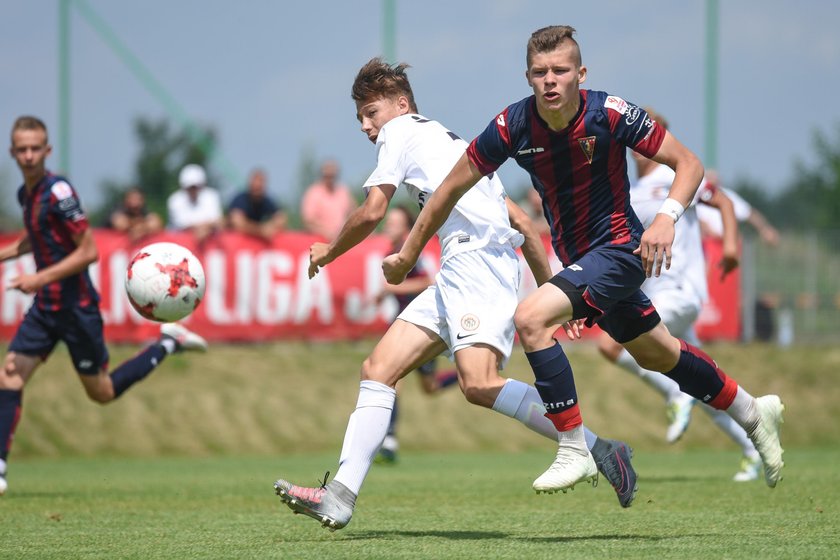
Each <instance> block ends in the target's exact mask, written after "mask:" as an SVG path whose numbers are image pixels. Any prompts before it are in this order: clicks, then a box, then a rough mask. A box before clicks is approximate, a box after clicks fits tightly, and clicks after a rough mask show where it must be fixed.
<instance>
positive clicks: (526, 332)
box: [513, 300, 545, 345]
mask: <svg viewBox="0 0 840 560" xmlns="http://www.w3.org/2000/svg"><path fill="white" fill-rule="evenodd" d="M536 317H537V313H536V310H535V309H534V308H533V306H532V305H531V304H530V303H529V302H528V301H527V300H526V301H524V302H522V303H520V304H519V307H517V308H516V312H515V313H514V315H513V324H514V325H515V326H516V332H517V333H518V334H519V338H520V339H522V342H523V343H525V344H526V345H527V344H528V343H530V342H532V341H534V340H536V339H537V338H538V337H539V336H540V334H542V332H543V331H544V330H545V328H544V327H543V326H542V325H541V324H540V323H539V321H537V320H535V319H536Z"/></svg>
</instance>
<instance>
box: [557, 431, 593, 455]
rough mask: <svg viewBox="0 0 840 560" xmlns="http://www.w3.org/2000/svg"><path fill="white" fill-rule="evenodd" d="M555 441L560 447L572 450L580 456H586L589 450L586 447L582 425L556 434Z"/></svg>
mask: <svg viewBox="0 0 840 560" xmlns="http://www.w3.org/2000/svg"><path fill="white" fill-rule="evenodd" d="M557 439H558V440H559V442H560V447H566V448H568V449H573V450H575V451H577V452H578V453H580V454H581V455H588V454H589V448H588V447H587V445H586V435H585V434H584V430H583V424H581V425H580V426H578V427H576V428H572V429H571V430H566V431H565V432H557Z"/></svg>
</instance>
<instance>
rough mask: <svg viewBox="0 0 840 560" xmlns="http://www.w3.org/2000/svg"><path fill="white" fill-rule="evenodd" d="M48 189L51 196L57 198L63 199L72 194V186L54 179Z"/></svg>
mask: <svg viewBox="0 0 840 560" xmlns="http://www.w3.org/2000/svg"><path fill="white" fill-rule="evenodd" d="M50 190H51V191H52V193H53V196H55V198H56V199H58V200H64V199H65V198H70V197H71V196H73V189H72V187H70V185H68V184H67V183H65V182H64V181H56V182H55V183H54V184H53V186H52V189H50Z"/></svg>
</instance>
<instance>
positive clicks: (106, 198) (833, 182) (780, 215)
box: [0, 117, 840, 231]
mask: <svg viewBox="0 0 840 560" xmlns="http://www.w3.org/2000/svg"><path fill="white" fill-rule="evenodd" d="M199 132H200V133H199V134H196V133H195V132H194V131H193V133H192V134H190V133H189V132H188V131H186V130H173V128H172V126H171V123H170V122H169V121H168V120H166V119H162V120H159V121H153V120H150V119H146V118H142V117H141V118H138V119H137V120H136V121H135V123H134V134H135V136H136V137H137V141H138V143H139V145H140V151H139V153H138V155H137V159H136V161H135V164H134V171H133V176H132V178H131V179H130V180H128V181H123V180H113V179H109V180H106V181H104V182H103V183H102V192H103V196H102V197H101V200H100V203H99V205H98V206H97V207H95V208H90V207H89V214H90V217H91V222H92V223H93V224H95V225H104V224H106V223H107V219H108V215H109V214H110V212H111V211H112V210H113V209H114V208H115V207H116V206H117V205H118V203H119V201H120V199H121V197H122V193H123V192H124V191H125V190H126V189H128V188H129V187H131V186H139V187H141V188H142V189H143V191H144V192H145V193H146V199H147V202H148V206H149V209H150V210H153V211H155V212H158V213H160V214H161V215H162V216H166V199H167V197H168V196H169V195H170V194H171V193H172V192H173V191H174V189H176V188H177V185H178V173H179V172H180V170H181V168H182V167H183V166H184V165H186V164H187V163H198V164H200V165H202V166H204V167H205V168H206V169H207V172H208V176H209V181H208V182H209V184H210V185H211V186H219V185H220V182H219V181H218V180H217V176H216V175H215V174H214V173H213V167H212V165H208V162H210V161H212V158H213V153H214V150H215V149H216V145H217V134H216V132H215V130H213V129H212V128H205V129H203V130H201V131H199ZM832 132H833V136H830V135H829V134H828V133H825V132H822V131H816V132H815V133H814V136H813V140H812V144H813V145H812V150H813V152H814V155H815V156H816V157H815V158H814V159H815V163H814V164H812V165H809V164H806V163H804V162H802V161H797V162H796V163H795V164H794V173H795V176H794V178H793V179H792V180H791V181H790V183H789V184H788V185H787V186H786V187H785V188H784V189H782V190H781V191H780V192H779V193H777V194H771V193H768V192H767V191H766V189H764V188H763V187H762V186H761V185H760V184H759V183H758V182H756V181H754V180H752V179H750V178H748V177H747V178H741V179H738V180H737V181H735V182H734V184H732V185H731V186H732V188H734V190H736V191H738V193H739V194H741V195H742V196H743V197H744V198H746V199H747V200H748V201H749V202H750V203H751V204H752V205H753V206H755V207H756V208H758V209H759V210H760V211H761V212H762V213H763V214H764V215H765V216H767V217H768V218H769V219H770V221H771V222H772V223H773V224H774V225H776V226H777V227H779V228H781V229H783V230H789V231H790V230H800V231H802V230H814V229H833V228H838V227H840V123H837V124H836V125H835V126H834V128H833V131H832ZM0 171H2V173H0V186H2V187H3V197H2V202H0V228H2V229H5V230H8V229H16V228H18V227H20V211H19V208H18V205H17V201H16V200H15V198H14V193H15V190H16V188H17V185H18V184H19V181H20V178H19V176H18V175H16V174H15V172H16V171H17V170H16V169H14V168H12V169H11V172H9V170H8V169H2V170H0ZM297 175H298V177H297V182H298V188H299V189H300V191H299V192H303V189H304V188H305V187H306V185H308V184H310V183H311V182H312V181H314V180H315V179H316V178H317V176H318V162H317V160H316V156H315V151H314V149H312V148H311V147H306V146H304V147H302V151H301V159H300V162H299V164H298V173H297ZM233 187H234V188H235V189H236V190H238V189H240V188H242V187H243V186H242V185H234V186H233ZM287 210H288V214H289V216H290V217H291V222H290V225H291V226H292V227H294V226H296V225H298V224H299V222H298V220H297V209H296V208H288V209H287Z"/></svg>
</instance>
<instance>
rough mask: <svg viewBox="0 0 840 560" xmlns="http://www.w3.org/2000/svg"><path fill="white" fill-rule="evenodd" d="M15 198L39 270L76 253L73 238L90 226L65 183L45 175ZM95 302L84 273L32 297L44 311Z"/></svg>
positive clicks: (89, 282) (75, 195) (78, 203)
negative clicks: (21, 210)
mask: <svg viewBox="0 0 840 560" xmlns="http://www.w3.org/2000/svg"><path fill="white" fill-rule="evenodd" d="M17 195H18V202H19V203H20V205H21V207H22V208H23V225H24V227H26V233H27V234H28V235H29V242H30V245H31V246H32V256H33V257H34V258H35V266H36V268H37V269H38V270H42V269H44V268H46V267H48V266H50V265H53V264H55V263H57V262H59V261H60V260H62V259H64V258H65V257H66V256H67V255H69V254H70V253H72V252H73V251H74V250H75V249H76V243H75V241H74V240H73V236H74V235H77V234H79V233H82V232H84V231H85V230H86V229H87V228H88V227H89V225H88V219H87V216H85V213H84V211H83V210H82V206H81V203H80V202H79V196H78V195H77V194H76V190H75V189H74V188H73V187H72V186H71V185H70V183H69V182H67V180H66V179H64V178H63V177H59V176H57V175H53V174H52V173H47V174H46V175H45V176H44V178H43V179H41V180H40V181H39V182H38V184H36V185H35V187H33V189H32V191H31V192H27V190H26V186H25V185H23V186H21V187H20V188H19V189H18V193H17ZM98 302H99V294H98V293H97V292H96V288H94V287H93V282H91V279H90V274H88V271H87V269H85V270H84V271H83V272H80V273H79V274H74V275H72V276H68V277H67V278H63V279H61V280H59V281H58V282H52V283H50V284H47V285H46V286H44V287H42V288H41V289H40V290H38V293H37V294H35V305H37V306H38V307H39V308H41V309H44V310H46V311H59V310H61V309H69V308H71V307H73V306H83V307H84V306H88V305H92V304H94V305H95V304H98Z"/></svg>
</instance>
